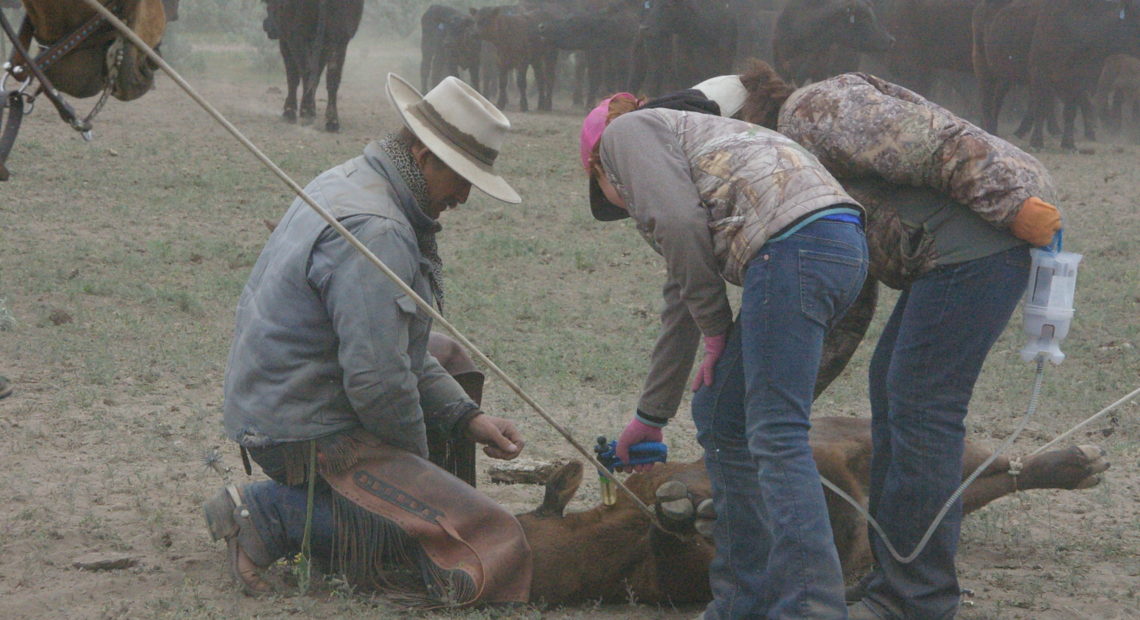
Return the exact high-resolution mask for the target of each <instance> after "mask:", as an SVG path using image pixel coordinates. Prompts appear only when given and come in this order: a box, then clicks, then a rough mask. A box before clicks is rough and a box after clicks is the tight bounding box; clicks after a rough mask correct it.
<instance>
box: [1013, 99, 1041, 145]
mask: <svg viewBox="0 0 1140 620" xmlns="http://www.w3.org/2000/svg"><path fill="white" fill-rule="evenodd" d="M1035 109H1036V105H1035V104H1034V103H1033V102H1030V104H1029V105H1028V106H1026V108H1025V113H1024V114H1022V115H1021V123H1019V124H1018V125H1017V129H1015V130H1014V132H1013V135H1015V136H1017V137H1018V138H1024V137H1025V136H1026V134H1028V133H1029V132H1030V131H1032V130H1033V121H1034V119H1035V118H1037V115H1036V114H1035V112H1034V110H1035Z"/></svg>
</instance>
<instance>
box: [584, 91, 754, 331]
mask: <svg viewBox="0 0 1140 620" xmlns="http://www.w3.org/2000/svg"><path fill="white" fill-rule="evenodd" d="M601 157H602V166H603V167H604V168H605V170H606V172H607V173H608V174H609V176H610V179H611V180H612V181H613V183H614V186H615V187H616V188H617V189H618V191H619V192H620V193H621V194H622V197H623V198H625V200H626V203H627V204H628V205H629V210H630V215H631V216H632V217H633V219H634V220H636V221H637V224H638V227H640V228H641V229H642V230H643V231H645V232H646V233H647V234H648V235H649V236H650V237H651V238H652V239H653V242H654V243H655V244H656V246H657V248H659V251H660V252H661V254H662V256H664V257H665V267H666V269H667V270H668V272H669V277H670V278H671V279H672V280H674V281H676V283H677V285H678V287H679V288H678V293H679V295H680V299H681V301H682V302H683V303H684V304H685V307H687V308H688V309H689V314H691V315H692V317H693V320H694V321H696V323H697V325H698V326H699V327H700V330H701V333H702V334H705V335H708V336H716V335H719V334H723V333H725V332H726V331H728V327H729V325H731V324H732V309H731V307H730V306H729V303H728V295H727V293H726V291H725V283H724V279H723V278H721V276H720V269H719V267H718V266H717V262H716V257H715V254H714V253H713V238H712V231H711V230H710V229H709V214H708V210H707V209H706V208H705V207H704V206H703V205H702V204H701V198H700V195H699V194H698V193H697V187H696V185H694V184H693V179H692V173H691V172H690V166H689V160H688V157H687V156H686V154H685V153H684V152H683V151H682V149H681V145H680V144H679V143H678V141H677V136H676V134H675V132H674V130H673V129H672V128H671V127H669V125H668V124H667V123H666V122H665V121H664V120H663V119H662V118H661V117H660V116H658V115H657V114H654V111H653V110H642V111H638V112H631V113H629V114H625V115H623V116H619V117H618V118H616V119H614V121H613V122H612V123H610V126H609V127H607V128H606V131H605V133H603V134H602V146H601Z"/></svg>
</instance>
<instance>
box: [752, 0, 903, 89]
mask: <svg viewBox="0 0 1140 620" xmlns="http://www.w3.org/2000/svg"><path fill="white" fill-rule="evenodd" d="M893 44H894V37H892V36H891V35H890V34H888V33H887V31H886V30H885V29H884V28H883V26H882V25H881V24H880V23H879V17H878V15H876V14H875V9H874V7H873V6H872V5H871V2H870V0H804V1H802V2H790V3H788V4H787V6H785V7H784V10H783V11H781V12H780V15H779V17H777V18H776V29H775V32H774V33H773V37H772V48H773V49H772V53H773V59H774V60H775V68H776V70H777V71H778V72H779V73H780V75H782V76H783V77H784V78H785V79H790V80H791V81H793V82H795V83H797V84H803V83H805V82H809V81H816V80H823V79H826V78H829V77H831V76H833V75H839V74H840V73H846V72H848V71H855V70H857V69H858V68H859V53H860V52H885V51H887V50H889V49H890V48H891V46H892V45H893Z"/></svg>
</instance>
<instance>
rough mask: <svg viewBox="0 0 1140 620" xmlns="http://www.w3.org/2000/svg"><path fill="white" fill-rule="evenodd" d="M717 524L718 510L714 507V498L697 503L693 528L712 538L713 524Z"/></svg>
mask: <svg viewBox="0 0 1140 620" xmlns="http://www.w3.org/2000/svg"><path fill="white" fill-rule="evenodd" d="M714 524H716V510H715V509H714V508H713V501H712V498H706V499H705V500H704V501H702V502H701V503H700V504H697V516H696V519H695V520H694V521H693V529H695V530H697V533H698V534H700V535H701V536H704V537H705V538H707V539H709V540H712V537H713V525H714Z"/></svg>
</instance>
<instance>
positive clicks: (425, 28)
mask: <svg viewBox="0 0 1140 620" xmlns="http://www.w3.org/2000/svg"><path fill="white" fill-rule="evenodd" d="M420 29H421V30H420V87H421V88H422V89H423V90H424V92H427V91H428V90H429V89H430V88H431V87H433V86H435V85H436V84H438V83H439V82H440V81H441V80H443V78H444V77H446V76H449V75H454V76H456V77H459V70H460V68H462V69H465V70H466V71H467V72H468V74H469V75H470V79H469V83H470V84H471V85H472V86H474V87H475V88H479V87H480V84H479V64H480V61H481V54H480V48H481V46H482V41H480V40H479V37H478V36H476V34H475V20H474V19H472V18H471V16H470V15H466V14H464V13H461V12H459V10H457V9H453V8H451V7H448V6H443V5H442V4H433V5H431V6H429V7H428V8H427V10H426V11H424V14H423V16H422V17H420Z"/></svg>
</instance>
